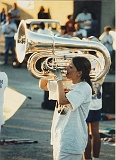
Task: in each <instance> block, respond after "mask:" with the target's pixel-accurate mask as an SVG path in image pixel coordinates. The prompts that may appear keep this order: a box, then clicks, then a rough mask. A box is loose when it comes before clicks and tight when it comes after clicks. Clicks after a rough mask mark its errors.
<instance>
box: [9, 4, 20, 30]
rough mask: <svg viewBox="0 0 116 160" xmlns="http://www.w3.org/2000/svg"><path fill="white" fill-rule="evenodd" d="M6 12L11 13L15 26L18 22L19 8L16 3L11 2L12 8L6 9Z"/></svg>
mask: <svg viewBox="0 0 116 160" xmlns="http://www.w3.org/2000/svg"><path fill="white" fill-rule="evenodd" d="M8 13H11V15H12V20H13V21H14V23H15V24H16V25H17V28H18V26H19V23H20V10H19V9H18V7H17V4H16V3H13V5H12V8H11V9H10V10H9V11H8Z"/></svg>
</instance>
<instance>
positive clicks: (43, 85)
mask: <svg viewBox="0 0 116 160" xmlns="http://www.w3.org/2000/svg"><path fill="white" fill-rule="evenodd" d="M47 83H48V80H47V79H42V78H41V79H40V80H39V87H40V88H41V89H43V90H45V91H48V88H47Z"/></svg>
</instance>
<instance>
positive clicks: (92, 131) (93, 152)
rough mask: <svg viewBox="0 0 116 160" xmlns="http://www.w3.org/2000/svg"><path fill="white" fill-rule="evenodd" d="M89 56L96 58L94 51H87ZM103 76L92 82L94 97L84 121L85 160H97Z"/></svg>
mask: <svg viewBox="0 0 116 160" xmlns="http://www.w3.org/2000/svg"><path fill="white" fill-rule="evenodd" d="M89 54H92V55H94V56H95V57H97V58H98V56H97V53H96V52H95V51H89ZM99 61H100V58H99ZM95 67H96V64H95V63H93V64H92V67H91V70H94V68H95ZM104 79H105V76H104V77H103V78H101V79H100V80H99V81H97V82H92V84H93V88H94V91H95V93H94V95H93V96H92V101H91V102H90V105H89V114H88V117H87V119H86V122H87V125H88V144H87V147H86V149H85V153H84V157H85V160H91V159H92V160H99V154H100V148H101V138H100V134H99V122H100V120H101V109H102V84H103V82H104ZM92 156H93V158H92Z"/></svg>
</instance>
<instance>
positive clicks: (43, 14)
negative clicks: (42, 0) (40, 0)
mask: <svg viewBox="0 0 116 160" xmlns="http://www.w3.org/2000/svg"><path fill="white" fill-rule="evenodd" d="M44 11H45V9H44V7H43V6H41V7H40V10H39V12H38V14H37V18H38V19H44V18H45V12H44Z"/></svg>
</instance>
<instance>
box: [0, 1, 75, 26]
mask: <svg viewBox="0 0 116 160" xmlns="http://www.w3.org/2000/svg"><path fill="white" fill-rule="evenodd" d="M14 2H16V3H17V5H18V8H19V9H20V10H21V19H28V18H37V13H38V12H39V9H40V6H44V8H45V12H48V9H49V10H50V14H51V18H52V19H55V20H58V21H60V23H61V25H64V24H65V22H66V21H67V15H69V14H72V13H73V0H69V1H68V2H67V3H66V1H56V0H55V1H50V0H49V1H47V0H43V1H42V0H34V1H33V0H30V1H29V0H10V1H8V0H1V1H0V10H1V9H2V8H3V7H4V8H5V9H6V11H8V10H9V9H10V8H11V7H12V4H13V3H14ZM30 3H31V5H30Z"/></svg>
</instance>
